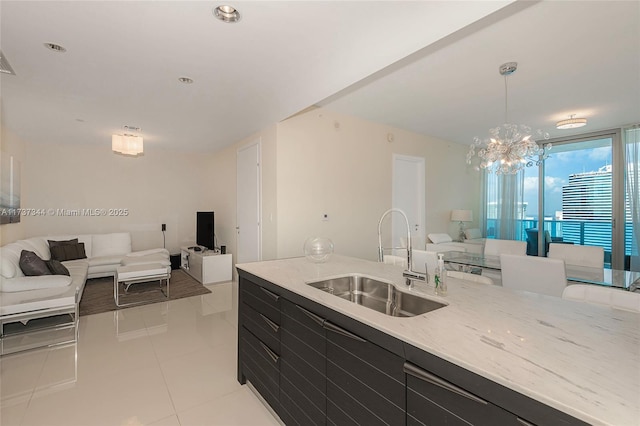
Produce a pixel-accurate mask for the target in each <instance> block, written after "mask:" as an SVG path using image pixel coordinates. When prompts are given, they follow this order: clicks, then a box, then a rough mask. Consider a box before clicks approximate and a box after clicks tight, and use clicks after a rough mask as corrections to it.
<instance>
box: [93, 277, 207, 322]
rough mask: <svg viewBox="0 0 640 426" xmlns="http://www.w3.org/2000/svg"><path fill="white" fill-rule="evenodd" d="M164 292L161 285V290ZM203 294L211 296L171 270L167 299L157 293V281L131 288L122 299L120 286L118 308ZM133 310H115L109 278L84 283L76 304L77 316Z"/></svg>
mask: <svg viewBox="0 0 640 426" xmlns="http://www.w3.org/2000/svg"><path fill="white" fill-rule="evenodd" d="M164 288H165V286H164V282H163V289H164ZM207 293H211V290H209V289H208V288H206V287H205V286H203V285H202V284H200V283H199V282H198V281H196V280H194V279H193V278H191V277H190V276H189V275H188V274H187V273H185V272H184V271H181V270H174V271H171V280H170V281H169V298H168V299H167V298H165V297H164V295H163V294H162V293H161V292H160V290H159V283H158V281H152V282H148V283H139V284H134V285H132V286H131V287H130V288H129V292H128V293H127V294H126V295H123V288H122V286H121V288H120V304H123V303H130V302H140V303H139V304H136V305H133V306H140V305H147V304H150V303H158V302H166V301H167V300H175V299H182V298H183V297H189V296H198V295H201V294H207ZM133 306H126V307H120V308H118V307H117V306H116V303H115V301H114V300H113V277H105V278H91V279H88V280H87V283H86V284H85V286H84V291H83V293H82V299H81V300H80V316H84V315H91V314H99V313H101V312H108V311H115V310H118V309H126V308H128V307H133Z"/></svg>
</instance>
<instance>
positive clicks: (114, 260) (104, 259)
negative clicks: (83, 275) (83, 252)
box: [89, 255, 123, 272]
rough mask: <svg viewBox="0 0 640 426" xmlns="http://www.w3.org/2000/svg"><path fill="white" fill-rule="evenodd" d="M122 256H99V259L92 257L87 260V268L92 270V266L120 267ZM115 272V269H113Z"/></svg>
mask: <svg viewBox="0 0 640 426" xmlns="http://www.w3.org/2000/svg"><path fill="white" fill-rule="evenodd" d="M122 257H123V256H122V255H120V256H100V257H92V258H91V259H89V267H90V268H93V267H94V266H102V265H116V266H120V262H121V261H122ZM113 270H114V272H115V268H114V269H113Z"/></svg>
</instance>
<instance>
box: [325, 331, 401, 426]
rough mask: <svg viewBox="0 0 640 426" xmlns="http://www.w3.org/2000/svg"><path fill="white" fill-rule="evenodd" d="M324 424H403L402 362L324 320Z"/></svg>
mask: <svg viewBox="0 0 640 426" xmlns="http://www.w3.org/2000/svg"><path fill="white" fill-rule="evenodd" d="M324 327H325V329H326V331H327V424H330V425H331V424H334V425H341V426H342V425H368V426H373V425H403V424H405V418H406V416H405V400H406V399H405V375H404V372H403V364H404V359H402V358H400V357H399V356H397V355H395V354H393V353H391V352H389V351H387V350H385V349H383V348H381V347H379V346H377V345H375V344H373V343H371V342H369V341H367V340H365V339H363V338H362V337H360V336H358V335H355V334H353V333H351V332H350V331H348V330H345V329H343V328H342V327H339V326H337V325H335V324H333V323H332V322H330V321H325V325H324Z"/></svg>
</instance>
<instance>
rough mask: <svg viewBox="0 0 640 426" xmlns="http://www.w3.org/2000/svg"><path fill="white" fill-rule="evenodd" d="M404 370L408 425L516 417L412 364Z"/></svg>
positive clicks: (500, 422) (499, 421) (490, 422)
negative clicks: (405, 375)
mask: <svg viewBox="0 0 640 426" xmlns="http://www.w3.org/2000/svg"><path fill="white" fill-rule="evenodd" d="M404 371H405V372H406V373H407V425H412V426H413V425H416V426H418V425H425V426H439V425H451V426H457V425H460V426H468V425H470V424H471V425H508V424H511V423H513V421H514V420H515V416H513V414H511V413H509V412H508V411H505V410H503V409H501V408H500V407H497V406H495V405H493V404H491V403H490V402H488V401H485V400H484V399H482V398H479V397H477V396H476V395H474V394H472V393H470V392H468V391H466V390H464V389H462V388H460V387H458V386H456V385H454V384H452V383H450V382H447V381H446V380H444V379H442V378H440V377H438V376H435V375H434V374H432V373H430V372H428V371H425V370H423V369H421V368H420V367H416V366H415V365H413V364H411V363H408V362H407V363H405V365H404ZM522 426H524V424H523V425H522Z"/></svg>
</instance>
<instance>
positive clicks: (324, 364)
mask: <svg viewBox="0 0 640 426" xmlns="http://www.w3.org/2000/svg"><path fill="white" fill-rule="evenodd" d="M239 286H240V291H239V323H238V381H239V382H240V383H245V381H246V380H249V381H250V382H251V383H252V384H253V386H254V387H255V388H256V390H257V391H258V392H259V393H260V394H261V395H262V397H263V398H264V399H265V400H266V401H267V403H268V404H269V405H270V406H271V407H272V408H273V409H274V411H275V412H276V413H277V414H278V415H279V416H280V418H281V419H282V420H283V421H284V423H285V424H287V425H289V426H292V425H304V426H306V425H339V426H343V425H354V426H355V425H367V426H370V425H393V426H395V425H426V426H432V425H435V426H440V425H449V426H455V425H465V426H468V425H477V426H483V425H491V426H493V425H501V426H502V425H505V426H508V425H514V426H533V425H539V426H543V425H554V426H560V425H562V426H568V425H585V424H586V423H584V422H582V421H580V420H578V419H576V418H574V417H571V416H569V415H567V414H566V413H564V412H561V411H558V410H556V409H554V408H552V407H549V406H547V405H545V404H542V403H541V402H539V401H536V400H534V399H531V398H529V397H527V396H525V395H523V394H520V393H518V392H515V391H513V390H511V389H509V388H507V387H505V386H502V385H500V384H498V383H495V382H493V381H491V380H489V379H487V378H485V377H483V376H480V375H478V374H475V373H473V372H471V371H469V370H466V369H464V368H462V367H460V366H458V365H456V364H454V363H451V362H449V361H446V360H444V359H442V358H440V357H437V356H435V355H433V354H431V353H429V352H426V351H424V350H422V349H419V348H417V347H415V346H412V345H410V344H408V343H406V342H402V341H401V340H398V339H396V338H395V337H392V336H390V335H388V334H386V333H383V332H381V331H379V330H377V329H375V328H373V327H370V326H368V325H365V324H363V323H361V322H359V321H356V320H354V319H353V318H350V317H349V316H346V315H343V314H341V313H338V312H335V311H333V310H331V309H329V308H327V307H326V306H324V305H320V304H318V303H316V302H313V301H310V300H309V299H306V298H304V297H302V296H300V295H298V294H295V293H292V292H290V291H288V290H286V289H283V288H281V287H278V286H276V285H274V284H273V283H270V282H268V281H265V280H263V279H261V278H258V277H255V276H253V275H251V274H248V273H246V272H244V271H240V272H239ZM524 419H527V420H524Z"/></svg>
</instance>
